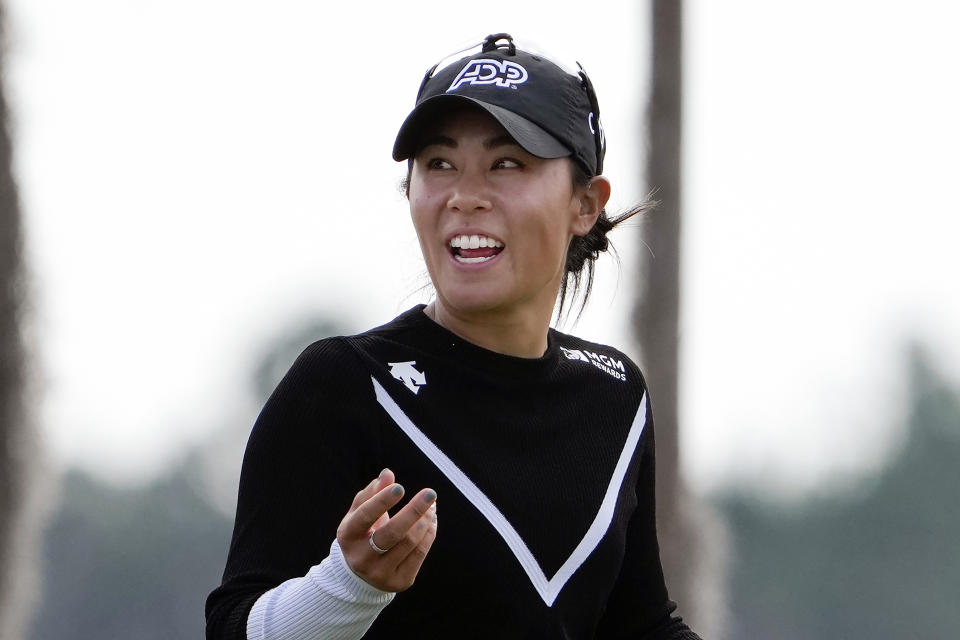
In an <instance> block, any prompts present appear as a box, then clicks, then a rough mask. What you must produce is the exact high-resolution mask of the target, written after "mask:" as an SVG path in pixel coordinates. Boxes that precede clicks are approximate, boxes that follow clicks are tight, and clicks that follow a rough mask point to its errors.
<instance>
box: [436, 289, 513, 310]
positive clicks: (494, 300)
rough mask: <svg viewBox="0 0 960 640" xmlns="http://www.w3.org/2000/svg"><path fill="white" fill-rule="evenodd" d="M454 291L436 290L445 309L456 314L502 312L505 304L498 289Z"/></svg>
mask: <svg viewBox="0 0 960 640" xmlns="http://www.w3.org/2000/svg"><path fill="white" fill-rule="evenodd" d="M454 289H455V290H454V291H445V292H441V291H440V290H437V298H438V302H439V303H440V304H442V305H443V306H444V307H445V308H447V309H448V310H450V311H454V312H457V313H465V314H479V313H489V312H491V311H496V310H502V309H503V308H504V305H505V303H506V302H507V301H506V300H505V299H504V296H503V292H502V290H497V289H500V288H498V287H466V288H464V287H459V288H457V287H454ZM465 289H466V290H465ZM471 289H472V290H471ZM490 289H495V290H492V291H491V290H490Z"/></svg>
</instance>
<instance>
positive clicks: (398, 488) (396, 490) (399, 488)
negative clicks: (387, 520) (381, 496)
mask: <svg viewBox="0 0 960 640" xmlns="http://www.w3.org/2000/svg"><path fill="white" fill-rule="evenodd" d="M392 493H393V495H395V496H402V495H403V485H402V484H395V485H393V491H392Z"/></svg>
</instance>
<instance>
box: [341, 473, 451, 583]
mask: <svg viewBox="0 0 960 640" xmlns="http://www.w3.org/2000/svg"><path fill="white" fill-rule="evenodd" d="M403 495H404V489H403V486H402V485H399V484H397V483H396V482H394V475H393V472H392V471H390V470H389V469H384V470H383V471H382V472H381V473H380V477H378V478H376V479H375V480H374V481H373V482H371V483H370V484H368V485H367V486H366V487H365V488H363V489H362V490H361V491H360V492H359V493H357V495H356V497H355V498H354V499H353V504H351V505H350V510H349V511H348V512H347V515H346V516H344V518H343V520H342V521H341V522H340V526H339V527H338V528H337V541H338V542H339V543H340V549H341V551H342V552H343V556H344V558H345V559H346V561H347V564H348V565H349V566H350V569H352V570H353V572H354V573H356V574H357V575H359V576H360V577H361V578H363V579H364V580H365V581H366V582H367V583H369V584H371V585H373V586H374V587H376V588H378V589H380V590H382V591H403V590H405V589H409V588H410V585H412V584H413V581H414V580H415V579H416V577H417V572H419V571H420V566H421V565H422V564H423V560H424V558H425V557H426V556H427V552H428V551H430V547H431V545H433V541H434V539H435V538H436V536H437V494H436V492H435V491H434V490H433V489H422V490H421V491H420V492H419V493H417V494H416V495H415V496H413V498H411V499H410V501H409V502H407V504H406V505H405V506H404V507H403V508H402V509H400V511H398V512H397V513H396V514H395V515H393V516H390V515H389V514H388V513H387V511H388V510H389V509H390V508H391V507H393V506H395V505H397V504H398V503H399V502H400V501H401V500H402V499H403Z"/></svg>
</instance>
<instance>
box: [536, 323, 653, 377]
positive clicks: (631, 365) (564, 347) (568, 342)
mask: <svg viewBox="0 0 960 640" xmlns="http://www.w3.org/2000/svg"><path fill="white" fill-rule="evenodd" d="M550 337H551V340H552V341H553V342H554V344H555V345H556V346H557V348H558V350H559V352H560V353H559V357H560V358H561V360H563V359H566V360H574V361H580V362H583V363H590V364H591V365H593V366H594V367H595V368H597V369H599V370H601V371H603V372H605V373H607V374H608V375H610V376H612V377H614V378H618V379H620V380H622V381H625V382H632V383H634V384H635V385H637V386H638V387H639V388H641V389H643V390H646V386H647V385H646V382H645V381H644V378H643V374H642V373H641V371H640V367H638V366H637V364H636V363H635V362H634V361H633V360H632V359H631V358H630V357H629V356H628V355H627V354H625V353H624V352H623V351H620V350H619V349H617V348H615V347H612V346H610V345H606V344H601V343H599V342H591V341H589V340H584V339H583V338H579V337H577V336H574V335H570V334H568V333H563V332H561V331H557V330H555V329H551V330H550Z"/></svg>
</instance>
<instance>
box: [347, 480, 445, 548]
mask: <svg viewBox="0 0 960 640" xmlns="http://www.w3.org/2000/svg"><path fill="white" fill-rule="evenodd" d="M436 500H437V492H436V491H434V490H433V489H423V490H421V491H420V492H419V493H418V494H417V495H415V496H414V497H413V498H411V499H410V502H408V503H407V504H406V505H404V507H403V508H402V509H400V511H398V512H397V513H396V514H395V515H393V516H391V517H390V521H389V522H387V523H386V524H384V525H382V526H380V528H379V529H377V539H376V542H377V546H379V547H380V548H382V549H389V548H391V547H393V546H395V545H396V544H398V543H399V542H400V541H401V540H403V538H404V536H406V535H407V532H408V531H409V530H410V528H411V527H413V526H414V525H415V524H416V523H417V521H418V520H420V518H421V517H423V515H424V514H425V513H427V511H428V510H429V509H430V506H431V505H432V504H433V503H434V502H435V501H436ZM361 509H362V507H361Z"/></svg>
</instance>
